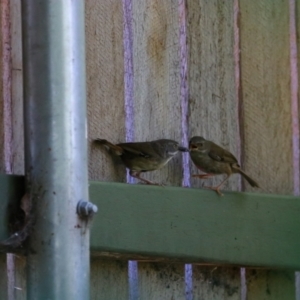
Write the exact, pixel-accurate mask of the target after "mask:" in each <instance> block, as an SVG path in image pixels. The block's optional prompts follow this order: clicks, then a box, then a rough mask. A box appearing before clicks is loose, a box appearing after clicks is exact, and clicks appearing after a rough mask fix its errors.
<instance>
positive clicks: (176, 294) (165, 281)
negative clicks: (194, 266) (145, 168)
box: [139, 262, 197, 300]
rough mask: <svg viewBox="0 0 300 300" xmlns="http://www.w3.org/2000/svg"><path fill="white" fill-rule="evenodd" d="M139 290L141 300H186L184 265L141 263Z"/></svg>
mask: <svg viewBox="0 0 300 300" xmlns="http://www.w3.org/2000/svg"><path fill="white" fill-rule="evenodd" d="M139 290H140V293H139V297H140V298H139V299H174V300H175V299H176V300H185V284H184V266H183V264H180V263H177V264H168V263H142V262H140V263H139ZM195 299H197V298H195Z"/></svg>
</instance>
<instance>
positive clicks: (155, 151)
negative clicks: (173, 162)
mask: <svg viewBox="0 0 300 300" xmlns="http://www.w3.org/2000/svg"><path fill="white" fill-rule="evenodd" d="M94 142H96V143H98V144H101V145H104V146H106V147H108V148H110V149H111V150H112V151H113V153H114V154H115V155H118V156H120V158H121V160H122V162H123V163H124V165H125V166H126V167H127V168H128V169H129V170H130V172H129V174H130V176H132V177H135V178H138V179H140V180H141V181H143V182H145V183H147V184H153V185H159V184H157V183H154V182H152V181H149V180H147V179H144V178H141V177H140V174H141V173H142V172H148V171H154V170H158V169H160V168H162V167H163V166H164V165H166V164H167V163H168V161H169V160H170V159H172V158H173V156H174V155H176V154H177V152H178V151H182V152H187V151H189V150H188V149H187V148H185V147H181V146H179V144H178V143H177V142H176V141H173V140H165V139H162V140H156V141H152V142H139V143H121V144H116V145H114V144H112V143H110V142H108V141H107V140H101V139H96V140H94Z"/></svg>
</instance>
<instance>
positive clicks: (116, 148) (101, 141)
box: [94, 139, 123, 155]
mask: <svg viewBox="0 0 300 300" xmlns="http://www.w3.org/2000/svg"><path fill="white" fill-rule="evenodd" d="M94 143H96V144H100V145H103V146H106V147H108V148H109V149H110V150H112V151H113V152H114V153H115V154H116V155H122V153H123V149H122V148H121V147H120V146H118V145H114V144H112V143H111V142H109V141H107V140H104V139H96V140H94Z"/></svg>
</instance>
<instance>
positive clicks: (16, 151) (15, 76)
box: [10, 0, 25, 175]
mask: <svg viewBox="0 0 300 300" xmlns="http://www.w3.org/2000/svg"><path fill="white" fill-rule="evenodd" d="M10 20H11V43H12V45H11V47H12V48H11V49H12V52H11V64H12V65H11V66H12V70H11V72H12V86H11V89H12V90H11V97H12V98H11V104H12V109H11V113H12V116H11V117H12V145H11V151H12V153H11V156H12V157H11V163H12V173H13V174H20V175H23V174H24V166H25V164H24V129H23V128H24V122H23V72H22V28H21V2H20V1H18V0H12V1H10Z"/></svg>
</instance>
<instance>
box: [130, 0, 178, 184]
mask: <svg viewBox="0 0 300 300" xmlns="http://www.w3.org/2000/svg"><path fill="white" fill-rule="evenodd" d="M132 7H133V67H134V118H135V122H134V124H135V134H134V138H135V140H136V141H145V140H154V139H159V138H167V139H174V140H177V141H178V142H180V141H181V109H180V55H179V15H178V1H177V0H172V1H168V0H163V1H161V0H154V1H153V0H146V1H140V0H133V6H132ZM143 176H145V177H147V178H149V179H150V180H153V181H156V182H163V183H165V184H167V185H180V184H181V180H182V167H181V157H180V154H178V155H177V157H176V158H175V159H173V160H171V161H170V162H169V164H168V165H167V166H165V167H163V168H162V169H161V170H158V171H154V172H151V173H147V174H145V175H144V174H143Z"/></svg>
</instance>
